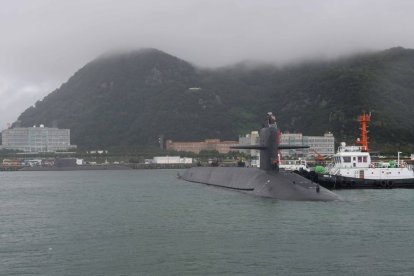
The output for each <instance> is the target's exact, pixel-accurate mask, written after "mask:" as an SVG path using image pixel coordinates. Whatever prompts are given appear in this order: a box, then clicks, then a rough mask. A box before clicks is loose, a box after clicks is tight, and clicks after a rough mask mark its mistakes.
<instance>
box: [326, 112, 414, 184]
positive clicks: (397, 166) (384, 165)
mask: <svg viewBox="0 0 414 276" xmlns="http://www.w3.org/2000/svg"><path fill="white" fill-rule="evenodd" d="M358 121H359V122H360V123H361V139H360V140H359V141H358V142H357V143H358V144H360V145H358V146H347V145H346V144H345V143H344V142H342V143H341V145H340V146H339V148H338V151H337V153H336V154H335V155H334V156H333V158H332V163H331V164H329V165H328V166H327V167H326V173H325V174H320V175H318V182H319V183H320V184H321V185H322V186H324V187H326V188H329V189H361V188H362V189H363V188H366V189H379V188H383V189H391V188H414V170H413V166H412V165H409V164H407V163H405V162H404V161H402V160H400V152H398V159H397V160H393V161H389V162H372V160H371V156H370V154H369V151H368V134H367V133H368V131H367V128H368V123H369V122H370V121H371V115H370V114H363V115H361V116H359V117H358Z"/></svg>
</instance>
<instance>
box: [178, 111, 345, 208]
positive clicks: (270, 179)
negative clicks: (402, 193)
mask: <svg viewBox="0 0 414 276" xmlns="http://www.w3.org/2000/svg"><path fill="white" fill-rule="evenodd" d="M277 133H278V132H277V124H276V118H275V116H274V115H273V114H272V113H271V112H269V113H268V116H267V120H266V124H265V126H264V127H263V128H262V129H260V131H259V136H260V144H259V145H246V146H235V147H232V148H235V149H257V150H260V169H259V168H240V167H230V168H228V167H194V168H190V169H188V170H187V171H185V172H184V173H183V175H181V176H180V177H181V179H184V180H186V181H190V182H197V183H202V184H206V185H212V186H219V187H222V188H227V189H232V190H238V191H241V192H244V193H248V194H252V195H256V196H261V197H269V198H275V199H281V200H298V201H334V200H341V198H340V197H339V196H338V195H336V194H335V193H333V192H331V191H329V190H327V189H325V188H323V187H320V186H319V185H318V184H317V183H314V182H312V181H310V180H308V179H306V178H304V177H302V176H300V175H298V174H296V173H293V172H288V171H283V170H279V166H278V162H277V160H278V158H277V156H278V150H279V149H297V148H306V147H307V146H292V145H278V142H277Z"/></svg>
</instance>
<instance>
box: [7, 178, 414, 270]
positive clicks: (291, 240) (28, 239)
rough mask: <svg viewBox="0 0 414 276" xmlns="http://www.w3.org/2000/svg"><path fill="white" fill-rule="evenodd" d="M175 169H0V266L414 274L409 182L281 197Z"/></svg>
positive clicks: (412, 192) (412, 206)
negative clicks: (197, 179) (335, 197)
mask: <svg viewBox="0 0 414 276" xmlns="http://www.w3.org/2000/svg"><path fill="white" fill-rule="evenodd" d="M176 173H177V171H173V170H148V171H147V170H134V171H71V172H2V173H0V275H198V274H203V275H218V274H220V275H227V274H228V275H308V274H311V275H312V274H313V275H333V274H336V275H349V274H355V275H413V274H414V190H402V189H400V190H398V189H395V190H378V191H375V190H355V191H339V192H338V193H339V194H340V195H341V196H343V197H344V198H346V199H347V201H345V202H329V203H321V202H316V203H315V202H289V201H277V200H272V199H264V198H257V197H253V196H250V195H246V194H242V193H239V192H236V191H229V190H225V189H221V188H216V187H209V186H205V185H200V184H194V183H189V182H184V181H181V180H178V179H176V177H175V176H176Z"/></svg>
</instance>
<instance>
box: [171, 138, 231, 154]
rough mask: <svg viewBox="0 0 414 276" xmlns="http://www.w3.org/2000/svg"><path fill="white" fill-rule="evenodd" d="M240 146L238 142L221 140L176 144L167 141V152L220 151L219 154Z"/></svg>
mask: <svg viewBox="0 0 414 276" xmlns="http://www.w3.org/2000/svg"><path fill="white" fill-rule="evenodd" d="M235 145H238V142H237V141H220V139H206V140H204V141H202V142H174V141H172V140H167V141H166V149H167V150H175V151H188V152H194V153H200V151H203V150H206V151H218V152H219V153H228V152H230V151H234V149H231V148H230V147H231V146H235Z"/></svg>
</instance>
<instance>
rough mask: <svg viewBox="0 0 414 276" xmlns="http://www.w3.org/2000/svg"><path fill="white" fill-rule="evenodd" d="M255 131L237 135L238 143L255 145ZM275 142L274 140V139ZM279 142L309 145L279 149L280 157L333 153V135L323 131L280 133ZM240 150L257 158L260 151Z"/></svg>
mask: <svg viewBox="0 0 414 276" xmlns="http://www.w3.org/2000/svg"><path fill="white" fill-rule="evenodd" d="M256 133H257V131H252V132H251V133H250V134H247V135H245V136H240V137H239V144H240V145H257V144H259V141H258V139H259V138H258V137H259V135H258V134H257V136H256ZM275 142H276V141H275ZM280 144H283V145H294V146H303V145H305V146H309V148H305V149H287V150H280V154H281V157H282V158H286V157H289V158H290V157H293V158H296V157H304V158H314V157H317V156H332V155H334V154H335V137H334V136H333V134H332V133H330V132H328V133H325V134H324V135H323V136H304V135H303V134H302V133H288V132H286V133H281V134H280ZM240 152H245V153H250V155H251V156H252V157H253V159H257V157H258V156H259V154H260V152H259V151H257V150H240Z"/></svg>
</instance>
